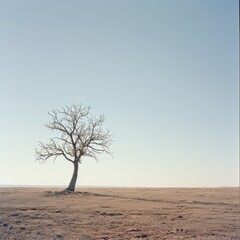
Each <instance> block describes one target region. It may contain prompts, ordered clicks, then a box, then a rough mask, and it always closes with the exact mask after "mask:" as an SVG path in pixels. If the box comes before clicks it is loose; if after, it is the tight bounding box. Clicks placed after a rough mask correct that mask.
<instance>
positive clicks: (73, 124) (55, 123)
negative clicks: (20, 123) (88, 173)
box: [36, 104, 112, 192]
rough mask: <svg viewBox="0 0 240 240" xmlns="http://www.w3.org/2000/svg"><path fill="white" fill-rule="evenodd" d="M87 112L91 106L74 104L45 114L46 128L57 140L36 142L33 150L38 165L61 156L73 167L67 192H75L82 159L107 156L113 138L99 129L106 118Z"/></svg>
mask: <svg viewBox="0 0 240 240" xmlns="http://www.w3.org/2000/svg"><path fill="white" fill-rule="evenodd" d="M90 110H91V108H90V106H89V107H83V106H82V105H81V104H80V105H75V104H73V105H72V106H70V107H69V106H66V107H63V108H62V109H61V110H53V111H51V112H48V114H49V115H50V117H51V121H50V122H49V123H47V124H46V127H47V128H48V129H50V130H51V131H54V132H56V136H55V137H53V138H50V141H49V142H48V143H46V144H45V143H42V142H39V145H38V147H37V148H36V160H37V161H39V162H45V161H46V160H47V159H49V158H51V157H53V158H54V159H56V158H57V157H60V156H62V157H64V158H65V159H66V160H67V161H69V162H71V163H72V164H73V166H74V170H73V175H72V178H71V181H70V183H69V186H68V187H67V189H66V190H67V191H73V192H74V191H75V186H76V181H77V176H78V164H79V163H81V162H82V157H84V156H86V157H91V158H94V159H96V160H97V155H98V154H101V153H108V154H110V151H109V147H110V145H111V142H112V135H110V132H109V130H103V128H102V126H103V123H104V121H105V118H104V116H103V115H100V116H98V117H94V116H92V115H91V113H90Z"/></svg>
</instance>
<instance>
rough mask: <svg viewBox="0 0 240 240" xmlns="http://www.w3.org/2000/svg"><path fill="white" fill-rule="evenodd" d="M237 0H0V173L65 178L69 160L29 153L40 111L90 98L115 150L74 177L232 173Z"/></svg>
mask: <svg viewBox="0 0 240 240" xmlns="http://www.w3.org/2000/svg"><path fill="white" fill-rule="evenodd" d="M238 11H239V3H238V1H237V0H121V1H114V0H102V1H98V0H94V1H93V0H84V1H81V0H70V1H63V0H43V1H33V0H23V1H19V0H1V1H0V107H1V118H0V132H1V137H0V149H1V151H0V184H38V185H67V184H68V183H69V181H70V178H71V175H72V166H71V163H69V162H67V161H65V160H64V159H57V160H56V161H55V162H53V161H52V160H49V161H48V162H46V163H45V164H39V163H36V162H35V147H36V146H37V144H38V141H40V140H41V141H47V140H48V138H49V137H50V133H49V132H48V131H47V129H46V128H45V127H44V124H45V123H46V122H47V121H48V120H49V117H48V115H47V111H48V110H52V109H54V108H61V107H62V106H64V105H71V104H72V103H73V102H74V103H82V104H83V105H84V106H88V105H91V106H92V107H93V113H94V114H99V113H103V114H105V116H106V119H107V120H106V124H105V126H106V127H107V128H108V129H109V130H110V131H111V132H112V134H113V135H114V139H115V141H114V143H113V145H112V148H111V150H112V151H113V153H114V158H111V157H110V156H107V155H102V156H100V158H99V162H95V160H93V159H89V158H86V159H85V160H84V161H83V163H82V164H81V165H80V168H79V178H78V185H107V186H146V187H213V186H237V185H238V183H239V171H238V168H239V158H238V153H239V149H238V143H239V135H238V133H239V126H238V120H239V110H238V108H239V103H238V99H239V82H238V78H239V69H238V65H239V57H238V55H239V45H238V43H239V21H238V19H239V13H238Z"/></svg>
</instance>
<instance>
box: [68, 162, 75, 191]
mask: <svg viewBox="0 0 240 240" xmlns="http://www.w3.org/2000/svg"><path fill="white" fill-rule="evenodd" d="M77 176H78V162H75V163H74V170H73V175H72V179H71V182H70V183H69V185H68V187H67V189H66V190H67V191H71V192H74V191H75V186H76V182H77Z"/></svg>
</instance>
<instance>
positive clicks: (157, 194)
mask: <svg viewBox="0 0 240 240" xmlns="http://www.w3.org/2000/svg"><path fill="white" fill-rule="evenodd" d="M55 191H59V189H39V188H38V189H37V188H0V239H82V240H84V239H90V240H91V239H94V240H95V239H102V240H104V239H105V240H107V239H124V240H125V239H169V240H170V239H204V240H205V239H206V240H212V239H216V240H222V239H240V230H239V229H240V215H239V214H240V212H239V210H240V206H239V189H238V188H211V189H180V188H179V189H177V188H176V189H173V188H172V189H154V188H153V189H142V188H138V189H134V188H115V189H114V188H111V189H108V188H98V189H94V188H82V189H78V192H77V193H76V194H56V193H55Z"/></svg>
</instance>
